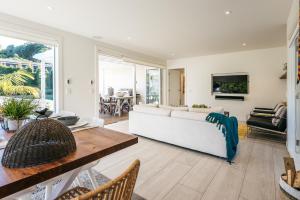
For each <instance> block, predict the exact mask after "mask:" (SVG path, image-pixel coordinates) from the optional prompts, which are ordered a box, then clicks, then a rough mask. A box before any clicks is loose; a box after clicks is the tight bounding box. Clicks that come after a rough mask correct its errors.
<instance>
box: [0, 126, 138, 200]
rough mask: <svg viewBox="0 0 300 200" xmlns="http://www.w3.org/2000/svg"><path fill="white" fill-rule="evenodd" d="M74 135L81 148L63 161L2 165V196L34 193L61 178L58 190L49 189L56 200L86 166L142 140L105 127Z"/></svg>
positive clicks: (5, 135) (0, 134)
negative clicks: (37, 186)
mask: <svg viewBox="0 0 300 200" xmlns="http://www.w3.org/2000/svg"><path fill="white" fill-rule="evenodd" d="M73 134H74V137H75V140H76V145H77V150H76V151H75V152H74V153H72V154H70V155H68V156H66V157H64V158H62V159H60V160H57V161H55V162H51V163H47V164H43V165H38V166H34V167H28V168H15V169H10V168H6V167H4V166H2V164H0V199H2V198H5V197H17V196H20V195H24V194H25V192H23V191H27V192H28V191H29V192H30V191H32V190H30V188H31V189H32V188H34V187H35V186H36V185H37V184H41V183H46V184H45V185H47V181H49V180H54V179H55V178H57V177H60V178H61V179H62V181H61V184H62V185H61V186H60V187H57V188H58V189H57V188H56V190H55V191H54V190H51V187H50V189H49V188H48V189H47V188H46V193H47V194H46V196H47V195H48V199H53V198H54V197H55V196H57V195H59V194H61V193H63V192H64V190H66V189H68V188H69V187H70V185H71V184H72V182H73V181H74V180H75V178H76V177H77V175H78V174H79V173H80V172H81V171H82V170H83V169H90V168H91V167H92V166H94V164H95V163H97V161H98V160H99V159H101V158H103V157H105V156H107V155H110V154H112V153H114V152H116V151H119V150H121V149H124V148H126V147H129V146H131V145H134V144H136V143H137V142H138V138H137V137H136V136H134V135H129V134H124V133H120V132H117V131H113V130H110V129H105V128H92V129H87V130H82V131H78V132H76V133H73ZM12 135H13V133H7V132H5V131H4V130H2V129H1V130H0V136H2V137H3V138H5V139H7V140H9V139H10V137H11V136H12ZM3 152H4V149H1V150H0V159H1V158H2V155H3ZM92 163H93V164H92ZM91 164H92V165H91ZM48 185H49V184H48ZM10 199H14V198H10ZM16 199H18V198H16ZM19 199H22V198H19ZM25 199H26V198H25Z"/></svg>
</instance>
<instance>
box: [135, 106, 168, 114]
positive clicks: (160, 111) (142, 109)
mask: <svg viewBox="0 0 300 200" xmlns="http://www.w3.org/2000/svg"><path fill="white" fill-rule="evenodd" d="M133 111H135V112H140V113H146V114H151V115H161V116H168V117H169V116H170V115H171V110H169V109H164V108H156V107H149V106H148V107H147V106H141V105H134V106H133Z"/></svg>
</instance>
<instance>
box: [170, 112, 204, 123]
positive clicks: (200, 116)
mask: <svg viewBox="0 0 300 200" xmlns="http://www.w3.org/2000/svg"><path fill="white" fill-rule="evenodd" d="M171 117H174V118H180V119H190V120H197V121H206V117H207V113H200V112H186V111H176V110H175V111H172V112H171Z"/></svg>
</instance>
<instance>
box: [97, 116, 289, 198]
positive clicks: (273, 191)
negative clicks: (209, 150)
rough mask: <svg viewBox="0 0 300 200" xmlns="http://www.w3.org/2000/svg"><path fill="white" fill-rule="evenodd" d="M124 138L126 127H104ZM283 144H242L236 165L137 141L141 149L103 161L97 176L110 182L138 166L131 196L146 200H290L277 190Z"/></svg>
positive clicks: (250, 141)
mask: <svg viewBox="0 0 300 200" xmlns="http://www.w3.org/2000/svg"><path fill="white" fill-rule="evenodd" d="M106 127H107V128H112V129H114V130H118V131H122V132H127V131H128V121H123V122H119V123H116V124H111V125H108V126H106ZM287 155H288V153H287V150H286V147H285V146H284V145H283V144H279V143H275V142H269V141H260V140H256V139H249V138H246V139H244V140H241V141H240V144H239V151H238V155H237V157H236V159H235V160H234V163H233V164H232V165H229V164H228V163H227V162H226V161H225V160H222V159H220V158H216V157H213V156H210V155H206V154H203V153H199V152H195V151H190V150H187V149H184V148H179V147H176V146H173V145H168V144H165V143H161V142H157V141H153V140H149V139H146V138H142V137H141V138H139V143H138V144H136V145H134V146H131V147H129V148H127V149H124V150H122V151H120V152H117V153H115V154H113V155H111V156H109V157H106V158H104V159H102V160H101V161H100V163H99V165H98V166H96V168H95V169H96V170H98V171H100V172H101V173H102V174H104V175H106V176H108V177H109V178H114V177H116V176H117V175H119V174H120V173H121V172H122V171H123V170H124V169H126V167H127V166H128V165H129V164H130V163H131V162H132V161H133V160H134V159H137V158H138V159H140V160H141V169H140V172H139V176H138V181H137V184H136V188H135V192H136V193H137V194H139V195H141V196H142V197H144V198H146V199H150V200H152V199H163V200H197V199H205V200H208V199H211V200H215V199H217V200H219V199H228V200H235V199H237V200H256V199H257V200H269V199H272V200H273V199H288V198H287V197H286V196H285V194H283V193H282V192H281V190H280V188H279V186H278V179H279V176H280V174H281V173H282V172H283V169H284V166H283V161H282V157H283V156H287Z"/></svg>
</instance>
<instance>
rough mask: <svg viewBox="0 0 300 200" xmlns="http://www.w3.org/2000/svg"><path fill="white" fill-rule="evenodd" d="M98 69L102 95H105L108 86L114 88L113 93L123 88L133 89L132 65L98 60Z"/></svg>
mask: <svg viewBox="0 0 300 200" xmlns="http://www.w3.org/2000/svg"><path fill="white" fill-rule="evenodd" d="M99 71H100V72H99V75H100V80H99V81H100V85H99V86H100V87H101V89H100V93H101V94H102V95H107V92H108V88H109V87H112V88H114V92H115V93H116V92H118V91H119V90H120V89H124V88H126V89H127V88H128V89H132V90H133V87H134V65H131V64H127V63H114V62H109V61H108V62H107V61H100V63H99Z"/></svg>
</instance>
